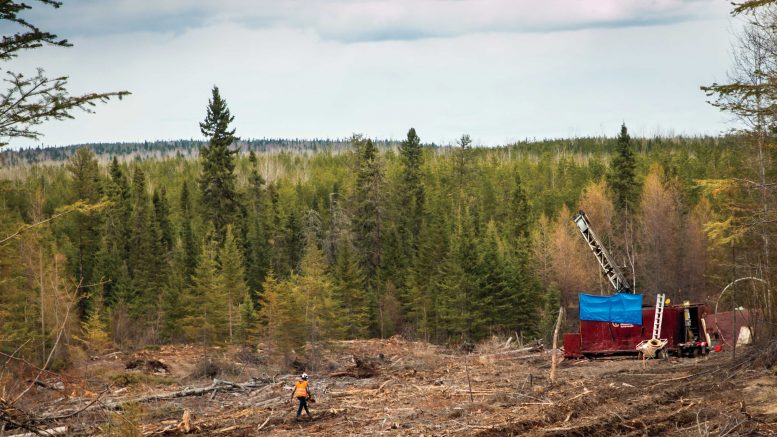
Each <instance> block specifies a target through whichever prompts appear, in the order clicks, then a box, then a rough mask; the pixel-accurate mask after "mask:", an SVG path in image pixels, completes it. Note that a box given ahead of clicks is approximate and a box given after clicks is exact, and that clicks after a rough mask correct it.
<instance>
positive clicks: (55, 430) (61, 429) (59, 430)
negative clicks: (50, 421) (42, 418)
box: [8, 426, 67, 437]
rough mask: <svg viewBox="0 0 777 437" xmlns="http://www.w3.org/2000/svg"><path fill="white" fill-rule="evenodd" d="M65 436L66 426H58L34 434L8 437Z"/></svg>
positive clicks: (26, 433) (27, 433)
mask: <svg viewBox="0 0 777 437" xmlns="http://www.w3.org/2000/svg"><path fill="white" fill-rule="evenodd" d="M63 434H67V427H66V426H59V427H56V428H50V429H42V430H40V431H36V432H25V433H24V434H12V435H9V436H8V437H38V436H42V435H44V436H48V435H63Z"/></svg>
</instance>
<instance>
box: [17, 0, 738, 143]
mask: <svg viewBox="0 0 777 437" xmlns="http://www.w3.org/2000/svg"><path fill="white" fill-rule="evenodd" d="M226 1H227V2H226V3H225V6H224V7H223V9H218V11H217V10H215V9H213V10H212V13H211V14H210V15H208V17H210V18H209V21H207V22H205V21H203V22H200V23H199V24H198V25H196V26H192V27H188V28H186V27H180V26H179V27H178V28H175V29H173V27H171V28H170V29H169V30H167V31H164V32H160V31H158V30H155V29H146V30H134V31H123V32H114V33H108V34H104V33H100V34H98V33H95V32H82V34H81V36H76V37H74V38H72V39H73V42H74V43H75V47H73V48H70V49H45V50H36V51H32V52H29V53H28V54H25V55H24V56H22V57H20V58H19V59H17V60H15V61H13V65H11V66H10V67H11V68H12V69H15V70H19V71H34V68H35V67H37V66H43V67H45V68H46V69H47V71H50V72H51V73H52V74H68V75H71V77H72V80H71V85H72V86H71V90H72V91H73V93H78V92H86V91H99V90H116V89H127V90H130V91H132V92H133V95H132V96H130V97H128V98H127V99H125V100H124V101H122V102H111V103H109V104H107V105H101V106H99V107H98V108H97V113H96V114H78V115H77V117H76V119H75V120H68V121H63V122H51V123H48V124H46V125H44V126H43V127H42V129H43V132H44V133H45V134H46V137H45V138H44V139H43V141H44V143H46V144H72V143H82V142H101V141H136V140H147V139H178V138H192V137H194V138H198V137H199V135H200V134H199V129H198V125H197V123H198V122H199V121H200V120H201V119H202V118H203V117H204V111H205V105H206V103H207V100H208V97H209V95H210V94H209V93H210V87H211V86H212V85H214V84H216V85H218V86H219V87H220V88H221V90H222V94H223V95H224V96H225V97H226V99H227V101H228V103H229V105H230V108H231V110H232V112H233V113H234V114H235V123H236V127H237V129H238V134H239V135H240V136H243V137H246V138H250V137H340V138H342V137H347V136H349V135H350V134H351V133H353V132H362V133H364V134H366V135H369V136H374V137H381V138H392V137H393V138H400V137H402V136H403V135H404V134H405V132H406V131H407V129H408V128H409V127H410V126H414V127H416V128H417V130H418V131H419V134H420V135H421V136H422V139H423V140H425V141H434V142H438V143H448V142H450V141H453V140H455V138H457V137H458V136H460V135H461V134H462V133H465V132H466V133H470V134H471V135H472V137H473V138H475V139H476V140H477V141H479V142H481V143H484V144H502V143H504V142H507V141H510V140H516V139H523V138H526V137H529V138H531V137H568V136H571V135H602V134H608V135H612V134H615V133H617V131H618V128H619V126H620V123H621V122H623V121H625V122H626V123H627V124H628V125H629V126H630V128H631V129H632V131H633V132H634V133H636V134H645V135H650V134H653V133H655V132H656V131H664V132H666V131H672V132H675V133H690V134H694V133H717V132H720V131H722V130H724V128H725V125H724V123H723V122H724V121H725V116H722V115H720V113H718V112H717V111H716V110H715V109H714V108H711V107H710V106H709V105H707V104H706V103H705V101H704V100H705V99H704V95H703V94H702V93H701V92H700V91H699V89H698V87H699V85H702V84H707V83H711V82H713V81H715V80H719V79H721V78H723V77H725V71H726V69H727V68H728V64H729V56H728V48H729V43H728V40H729V38H730V35H729V24H728V18H727V11H725V10H721V11H719V12H718V13H717V15H715V16H713V17H711V18H710V19H704V20H692V21H685V22H682V21H677V22H675V23H673V24H667V25H662V26H641V27H617V26H599V27H595V28H580V29H577V30H566V31H555V32H494V31H489V32H486V31H480V30H478V29H485V28H486V27H488V26H491V28H492V30H494V29H496V27H494V26H495V25H494V23H496V22H499V20H503V21H504V22H509V21H510V20H509V19H508V18H509V17H519V16H520V17H522V18H521V19H522V20H524V21H526V22H531V21H532V20H536V21H537V22H549V21H548V20H551V19H552V18H553V17H556V16H557V15H558V16H567V15H569V16H575V15H576V16H579V17H580V18H581V19H586V20H589V21H590V20H593V19H595V18H597V17H598V19H600V20H604V19H607V20H616V19H617V20H623V19H624V17H628V16H633V15H635V14H637V13H638V12H639V11H641V10H643V9H640V8H645V7H644V6H639V5H638V4H637V3H640V4H650V5H652V6H651V8H652V9H651V10H652V11H654V12H655V11H659V10H665V11H669V12H667V14H669V15H672V14H674V15H675V16H679V15H683V14H692V13H693V12H694V11H697V9H698V8H699V7H700V6H699V5H702V6H704V5H706V6H709V5H710V3H709V2H707V1H701V0H700V1H698V2H695V1H690V2H681V1H669V0H659V1H654V2H651V3H649V2H647V1H644V2H636V1H631V0H621V1H609V0H607V1H601V2H599V1H596V2H594V1H593V0H592V1H590V2H589V1H585V2H583V1H579V2H574V1H569V0H567V1H562V0H548V1H546V2H544V3H542V4H543V5H545V7H544V8H542V10H537V11H531V10H529V9H528V8H527V7H525V6H522V5H523V4H524V3H523V2H515V4H519V5H520V7H518V6H513V7H512V8H511V9H509V11H505V12H504V14H503V15H505V16H507V17H508V18H504V17H500V16H499V14H495V13H494V12H492V11H487V10H483V11H481V12H480V13H479V14H478V13H477V11H475V10H474V9H462V8H473V7H474V6H473V5H476V4H480V5H481V6H482V5H484V4H488V5H494V4H498V3H499V4H503V5H505V6H504V7H505V8H508V6H509V5H513V4H514V3H509V4H508V3H506V2H500V0H481V1H479V2H475V1H465V0H460V1H453V2H440V1H436V2H433V1H431V0H418V2H419V4H420V6H419V5H415V3H412V4H411V3H410V2H407V1H405V0H399V1H398V2H392V5H400V6H402V7H399V6H396V10H395V12H394V14H393V15H392V14H388V15H386V17H385V18H382V20H384V21H385V23H382V22H369V24H365V23H362V24H361V26H362V29H377V28H381V26H383V27H384V28H389V27H391V24H390V23H391V22H396V21H401V20H400V18H401V17H410V16H417V17H418V18H417V19H415V21H413V20H407V21H412V23H411V25H412V26H411V27H413V26H414V28H421V27H424V26H426V27H430V28H436V29H453V28H456V27H457V26H456V25H455V22H456V20H462V18H461V16H462V15H465V12H466V11H471V12H470V14H471V17H470V19H469V20H468V21H467V22H468V23H469V24H467V26H469V27H468V29H470V30H469V31H462V32H459V34H456V35H454V34H453V32H452V31H451V32H450V33H451V35H450V36H448V37H445V38H423V39H399V38H393V39H389V40H383V41H379V42H376V41H361V42H359V43H352V42H350V41H352V40H353V39H354V38H345V37H343V36H342V35H344V33H343V32H344V31H343V30H342V29H347V28H349V26H350V25H349V23H358V22H360V20H361V19H360V18H359V17H367V16H376V17H377V16H379V15H381V12H380V10H381V8H386V7H388V3H380V2H375V1H368V2H366V4H367V5H368V6H356V5H355V3H356V2H349V1H343V0H341V1H335V2H334V4H335V5H336V6H337V5H339V6H338V7H339V8H340V9H337V10H338V11H350V12H348V13H343V14H342V15H338V16H337V17H334V18H333V20H332V22H328V21H327V19H326V17H324V16H322V17H321V18H320V19H318V18H316V12H317V11H318V10H321V8H323V6H322V5H323V3H320V2H307V3H306V6H307V7H306V8H302V7H300V6H299V5H300V4H301V3H302V2H300V1H296V2H295V1H288V2H278V3H280V4H283V5H285V6H284V7H286V8H289V10H288V11H283V10H281V9H280V7H275V9H272V8H270V10H269V12H267V11H265V12H264V13H265V15H266V16H268V17H269V16H270V15H272V14H275V15H277V16H285V17H289V16H290V15H291V11H292V10H296V11H297V12H298V15H300V16H302V15H304V17H303V18H299V17H297V18H296V20H297V21H296V22H297V23H301V22H303V21H305V20H308V22H310V23H312V24H310V25H305V26H301V25H292V23H290V22H286V23H285V24H284V23H282V22H281V21H279V20H280V19H277V20H276V21H275V24H274V25H271V26H269V25H268V26H254V25H250V24H247V23H246V22H247V21H248V18H246V17H247V16H248V15H249V14H248V12H246V13H244V14H243V15H244V17H243V18H242V19H241V21H240V22H237V21H235V20H236V18H234V17H235V16H236V15H237V14H238V12H239V10H240V6H241V5H242V6H245V5H246V2H242V1H238V0H226ZM106 3H108V2H106ZM110 3H112V4H114V5H115V6H116V7H117V8H118V9H117V10H118V11H119V12H120V13H121V14H127V15H126V16H133V14H135V16H141V15H142V14H146V13H147V12H145V11H146V9H145V8H146V7H149V4H150V2H147V1H146V0H136V1H126V2H118V3H116V2H110ZM257 3H261V2H251V4H254V5H255V4H257ZM437 3H440V4H442V3H445V5H444V6H441V7H439V8H435V9H436V12H437V17H434V16H432V15H433V12H435V11H433V10H431V9H429V10H426V9H423V8H431V5H434V4H437ZM448 3H451V4H450V5H449V4H448ZM79 4H80V5H81V6H79ZM184 4H185V5H189V6H184ZM192 4H194V6H191V5H192ZM210 4H211V2H204V1H200V0H191V1H186V2H183V1H181V2H172V1H167V2H164V1H163V2H160V7H161V8H162V9H163V10H166V11H167V13H169V14H172V15H175V14H176V13H179V12H181V10H182V9H181V8H184V9H185V8H202V9H203V10H205V9H207V8H208V7H211V6H210ZM213 4H215V3H213ZM590 4H595V8H596V9H595V10H593V9H592V10H587V9H585V7H584V6H585V5H590ZM424 5H425V6H424ZM295 6H296V9H295ZM67 7H72V8H78V7H85V6H83V3H82V2H76V1H73V2H70V3H68V6H67ZM268 7H269V6H268ZM392 7H394V6H392ZM165 8H167V9H165ZM317 8H318V9H317ZM365 8H366V9H365ZM370 8H373V9H370ZM419 8H420V9H419ZM548 8H550V9H548ZM564 8H566V9H567V15H564V14H561V13H559V12H557V11H558V10H561V9H564ZM575 8H577V9H575ZM485 9H489V8H485ZM279 11H280V12H279ZM520 11H524V12H520ZM119 12H117V13H119ZM551 12H552V13H551ZM670 12H671V13H670ZM88 13H92V14H94V16H102V14H103V13H105V11H101V10H99V8H98V10H97V11H92V12H89V11H87V10H84V11H83V15H84V16H87V15H88ZM523 13H525V14H527V16H526V17H524V16H523V15H522V14H523ZM511 14H512V15H511ZM531 14H534V15H531ZM704 14H711V12H709V11H706V12H704V13H703V14H702V15H704ZM54 15H56V13H54ZM702 15H700V16H702ZM122 16H125V15H122ZM305 17H307V18H305ZM543 17H546V18H543ZM603 17H604V18H603ZM314 18H315V20H314ZM84 19H85V20H87V21H88V20H91V19H93V18H88V17H87V18H84ZM133 19H134V18H133ZM288 19H289V20H290V19H291V18H288ZM516 19H517V18H516ZM543 20H545V21H543ZM565 20H566V21H568V22H572V21H573V20H572V19H565ZM465 21H466V20H465ZM560 21H564V20H559V22H560ZM386 23H387V24H386ZM423 23H426V24H423ZM434 23H437V24H434ZM486 23H491V24H488V26H487V25H486ZM83 26H84V28H85V29H86V28H88V25H86V24H83ZM435 26H436V27H435ZM324 28H326V29H329V30H328V31H329V32H331V34H332V35H341V36H340V37H337V38H335V37H333V36H330V37H328V38H327V37H324V36H322V33H323V30H322V29H324ZM338 29H339V30H338ZM355 32H356V33H354V35H357V34H359V32H362V31H361V30H359V31H355ZM439 32H442V31H441V30H440V31H439ZM344 40H347V41H344ZM13 144H16V145H30V144H35V143H33V142H29V141H16V142H14V143H13Z"/></svg>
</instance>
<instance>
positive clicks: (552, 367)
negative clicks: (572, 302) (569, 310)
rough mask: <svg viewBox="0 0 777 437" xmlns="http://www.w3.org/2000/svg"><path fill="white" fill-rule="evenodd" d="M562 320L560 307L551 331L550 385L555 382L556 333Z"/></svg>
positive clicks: (556, 359) (561, 308)
mask: <svg viewBox="0 0 777 437" xmlns="http://www.w3.org/2000/svg"><path fill="white" fill-rule="evenodd" d="M563 318H564V307H563V306H561V307H559V309H558V319H556V328H555V329H554V330H553V349H552V350H551V356H550V383H551V384H553V383H555V382H556V364H557V362H558V355H557V353H556V352H557V351H556V349H557V348H558V331H559V329H561V320H562V319H563Z"/></svg>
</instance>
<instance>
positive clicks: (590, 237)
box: [572, 210, 634, 293]
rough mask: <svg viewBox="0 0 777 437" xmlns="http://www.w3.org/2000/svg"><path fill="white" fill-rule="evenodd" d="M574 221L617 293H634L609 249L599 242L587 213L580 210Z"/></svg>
mask: <svg viewBox="0 0 777 437" xmlns="http://www.w3.org/2000/svg"><path fill="white" fill-rule="evenodd" d="M572 221H574V222H575V224H576V225H577V229H578V230H579V231H580V234H581V235H582V236H583V239H584V240H585V242H586V243H588V247H589V248H590V249H591V252H593V253H594V256H595V257H596V260H597V261H599V266H600V267H601V268H602V271H603V272H604V276H606V277H607V280H609V281H610V284H611V285H612V287H613V288H614V289H615V292H616V293H634V291H633V290H632V289H631V287H629V282H628V281H627V280H626V277H625V276H624V275H623V273H622V272H621V270H620V269H619V268H618V266H617V265H616V264H615V263H614V262H613V260H612V257H611V256H610V254H609V252H607V249H605V248H604V245H603V244H602V242H601V241H599V238H598V237H597V236H596V234H595V233H594V231H593V230H592V229H591V223H590V222H589V221H588V217H587V216H586V215H585V212H583V210H580V212H578V213H577V214H575V217H574V218H573V219H572Z"/></svg>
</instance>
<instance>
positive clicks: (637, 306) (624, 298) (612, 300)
mask: <svg viewBox="0 0 777 437" xmlns="http://www.w3.org/2000/svg"><path fill="white" fill-rule="evenodd" d="M580 320H593V321H596V322H614V323H630V324H632V325H641V324H642V295H641V294H631V293H618V294H615V295H612V296H593V295H590V294H583V293H580Z"/></svg>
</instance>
